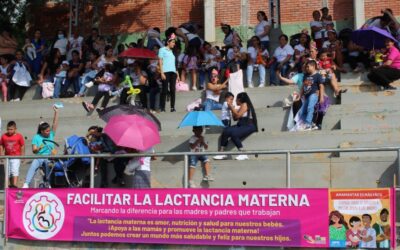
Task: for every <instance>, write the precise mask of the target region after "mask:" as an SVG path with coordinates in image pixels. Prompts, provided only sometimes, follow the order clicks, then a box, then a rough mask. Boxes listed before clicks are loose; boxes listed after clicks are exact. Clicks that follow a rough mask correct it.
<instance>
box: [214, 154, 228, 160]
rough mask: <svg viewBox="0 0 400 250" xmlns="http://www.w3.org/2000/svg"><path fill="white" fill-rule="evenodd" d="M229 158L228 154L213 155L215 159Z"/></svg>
mask: <svg viewBox="0 0 400 250" xmlns="http://www.w3.org/2000/svg"><path fill="white" fill-rule="evenodd" d="M227 158H228V156H227V155H216V156H214V157H213V159H214V160H226V159H227Z"/></svg>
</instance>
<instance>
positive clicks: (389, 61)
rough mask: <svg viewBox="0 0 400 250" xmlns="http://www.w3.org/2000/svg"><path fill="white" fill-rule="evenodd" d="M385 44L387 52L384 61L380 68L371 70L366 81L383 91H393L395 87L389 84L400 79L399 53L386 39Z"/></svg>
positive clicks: (392, 42)
mask: <svg viewBox="0 0 400 250" xmlns="http://www.w3.org/2000/svg"><path fill="white" fill-rule="evenodd" d="M385 44H386V48H387V50H388V52H387V54H386V61H385V62H384V63H383V65H382V66H379V67H378V68H374V69H372V70H371V72H370V73H369V74H368V79H369V80H370V81H371V82H373V83H375V84H376V85H378V86H381V87H383V89H384V90H390V89H391V90H394V89H396V87H393V86H392V85H390V83H391V82H394V81H396V80H397V79H400V52H399V50H398V49H397V48H396V47H395V46H394V41H392V40H391V39H389V38H388V39H386V41H385Z"/></svg>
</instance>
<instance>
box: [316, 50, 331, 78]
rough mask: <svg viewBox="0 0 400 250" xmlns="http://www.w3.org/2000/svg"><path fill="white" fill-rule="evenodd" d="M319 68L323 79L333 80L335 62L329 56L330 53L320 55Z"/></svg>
mask: <svg viewBox="0 0 400 250" xmlns="http://www.w3.org/2000/svg"><path fill="white" fill-rule="evenodd" d="M318 66H319V69H320V74H321V75H322V78H323V79H326V78H328V79H332V74H333V70H334V69H335V63H334V62H333V60H332V58H330V57H329V56H328V52H322V53H321V54H320V56H319V62H318Z"/></svg>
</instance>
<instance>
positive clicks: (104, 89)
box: [82, 63, 114, 112]
mask: <svg viewBox="0 0 400 250" xmlns="http://www.w3.org/2000/svg"><path fill="white" fill-rule="evenodd" d="M95 81H96V82H98V83H99V86H98V91H97V93H96V95H95V96H94V98H93V101H92V103H87V102H82V106H83V108H84V109H85V110H86V111H87V112H91V111H93V110H94V109H95V107H96V105H97V103H98V102H99V101H100V99H101V98H102V97H104V99H103V101H102V103H101V108H100V110H101V109H104V108H105V107H107V104H108V101H109V100H110V93H109V91H110V90H111V88H112V85H113V83H114V67H113V65H112V64H109V63H107V64H105V65H104V74H103V76H102V77H97V78H96V79H95Z"/></svg>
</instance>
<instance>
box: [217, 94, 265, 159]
mask: <svg viewBox="0 0 400 250" xmlns="http://www.w3.org/2000/svg"><path fill="white" fill-rule="evenodd" d="M236 105H237V106H239V109H238V110H237V109H236V108H235V107H234V106H233V105H230V104H228V107H229V109H230V110H231V112H232V116H233V119H234V120H236V121H238V122H237V124H236V125H235V126H232V127H226V128H224V131H223V132H222V135H221V145H220V148H219V150H218V151H219V152H224V150H225V148H226V147H227V146H228V141H229V138H230V139H231V140H232V141H233V143H234V144H235V146H236V148H237V149H238V150H239V151H243V144H242V141H241V140H242V139H243V138H245V137H247V136H249V135H250V134H252V133H254V132H257V131H258V125H257V115H256V111H255V110H254V107H253V104H252V103H251V100H250V97H249V96H248V95H247V93H246V92H242V93H239V94H238V95H237V97H236ZM227 158H228V157H227V155H216V156H214V160H224V159H227ZM248 159H249V157H248V156H247V155H245V154H241V155H238V156H237V157H236V160H239V161H241V160H248Z"/></svg>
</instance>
